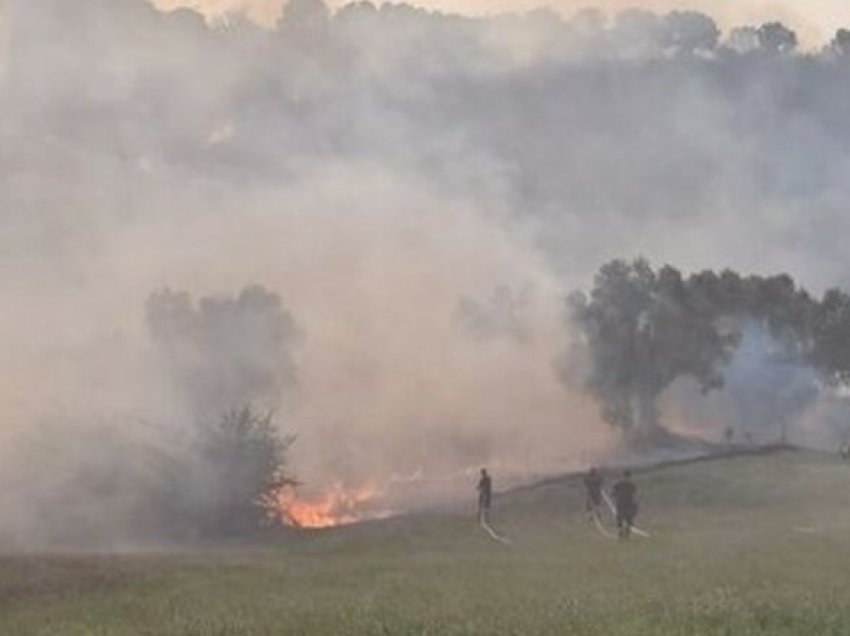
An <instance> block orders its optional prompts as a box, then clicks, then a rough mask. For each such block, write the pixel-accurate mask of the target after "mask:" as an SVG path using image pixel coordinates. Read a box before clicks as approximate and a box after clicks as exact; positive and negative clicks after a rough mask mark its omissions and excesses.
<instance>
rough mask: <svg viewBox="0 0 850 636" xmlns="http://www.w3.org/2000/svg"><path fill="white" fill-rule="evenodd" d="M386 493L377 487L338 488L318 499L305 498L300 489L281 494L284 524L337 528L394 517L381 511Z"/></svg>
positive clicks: (288, 487)
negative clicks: (382, 497)
mask: <svg viewBox="0 0 850 636" xmlns="http://www.w3.org/2000/svg"><path fill="white" fill-rule="evenodd" d="M382 495H383V491H382V490H381V489H380V488H377V487H375V486H364V487H360V488H346V487H344V486H343V485H342V484H335V485H334V486H333V487H331V488H330V489H328V490H326V491H324V492H322V493H320V494H319V495H318V496H316V497H308V498H305V497H302V496H300V495H299V492H298V489H297V486H294V485H293V486H287V487H286V488H284V489H282V490H281V491H280V493H278V499H277V503H278V506H277V509H278V511H279V514H280V518H281V520H282V521H283V523H284V524H286V525H288V526H291V527H294V528H311V529H320V528H334V527H336V526H345V525H350V524H352V523H357V522H360V521H367V520H370V519H380V518H384V517H387V516H389V515H390V514H391V512H390V511H389V510H384V509H381V508H379V507H378V504H379V501H380V498H381V496H382Z"/></svg>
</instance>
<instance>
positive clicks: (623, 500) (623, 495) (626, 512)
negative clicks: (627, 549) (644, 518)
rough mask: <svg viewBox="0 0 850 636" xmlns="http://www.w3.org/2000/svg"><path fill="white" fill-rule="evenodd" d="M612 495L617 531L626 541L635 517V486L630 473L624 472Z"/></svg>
mask: <svg viewBox="0 0 850 636" xmlns="http://www.w3.org/2000/svg"><path fill="white" fill-rule="evenodd" d="M611 492H612V494H613V495H614V505H615V506H616V509H617V530H618V533H619V536H620V538H621V539H628V538H629V537H630V536H631V534H632V525H634V522H635V516H636V515H637V511H638V505H637V499H636V495H637V486H635V485H634V483H633V482H632V473H631V471H628V470H626V471H624V472H623V477H622V479H620V480H619V481H618V482H617V483H616V484H614V487H613V488H612V489H611Z"/></svg>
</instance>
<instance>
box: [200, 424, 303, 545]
mask: <svg viewBox="0 0 850 636" xmlns="http://www.w3.org/2000/svg"><path fill="white" fill-rule="evenodd" d="M294 441H295V438H294V437H293V436H282V435H281V434H280V432H279V431H278V429H277V428H276V426H275V425H274V421H273V418H272V415H271V413H268V414H265V415H259V414H257V413H256V412H255V411H253V410H252V409H251V408H249V407H244V408H241V409H238V410H234V411H230V412H228V413H226V414H225V415H224V416H223V417H222V418H221V419H220V420H219V421H218V422H217V423H216V424H214V425H213V426H211V427H209V428H208V429H206V430H204V431H203V433H202V437H201V439H200V451H201V457H202V459H203V461H204V466H203V472H202V474H203V476H204V478H205V486H206V489H207V492H208V496H207V497H206V498H205V502H206V506H205V510H204V511H203V514H202V518H201V531H202V534H203V535H204V536H206V537H213V538H214V537H239V536H250V535H251V534H255V533H257V532H258V531H259V529H260V528H261V527H262V526H263V525H264V523H266V522H267V521H268V520H269V519H272V520H274V519H277V518H278V517H277V515H276V514H275V513H276V509H275V505H276V501H277V494H278V493H279V491H280V490H281V489H283V488H284V487H286V486H288V485H292V484H294V483H295V482H294V481H293V480H292V479H291V478H290V477H289V476H288V475H287V472H286V461H285V460H286V452H287V451H288V450H289V447H290V446H291V445H292V443H293V442H294Z"/></svg>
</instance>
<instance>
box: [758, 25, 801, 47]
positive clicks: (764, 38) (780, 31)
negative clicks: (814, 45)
mask: <svg viewBox="0 0 850 636" xmlns="http://www.w3.org/2000/svg"><path fill="white" fill-rule="evenodd" d="M757 33H758V39H759V44H760V45H761V48H762V50H763V51H765V52H766V53H773V54H778V53H792V52H793V51H794V49H795V48H797V34H796V33H794V31H792V30H791V29H789V28H788V27H786V26H785V25H784V24H782V23H781V22H768V23H766V24H763V25H761V26H760V27H759V28H758V32H757Z"/></svg>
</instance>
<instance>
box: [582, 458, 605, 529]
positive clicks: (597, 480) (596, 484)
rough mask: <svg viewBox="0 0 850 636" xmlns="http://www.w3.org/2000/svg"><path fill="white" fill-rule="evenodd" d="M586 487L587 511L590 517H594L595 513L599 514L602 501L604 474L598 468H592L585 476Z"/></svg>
mask: <svg viewBox="0 0 850 636" xmlns="http://www.w3.org/2000/svg"><path fill="white" fill-rule="evenodd" d="M583 481H584V487H585V490H586V491H587V498H586V500H585V508H584V509H585V512H587V517H588V519H591V520H592V519H593V515H596V516H599V506H600V504H601V503H602V484H603V479H602V475H600V474H599V471H598V470H597V469H596V468H591V469H590V470H589V471H588V472H587V474H586V475H585V476H584V480H583Z"/></svg>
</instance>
